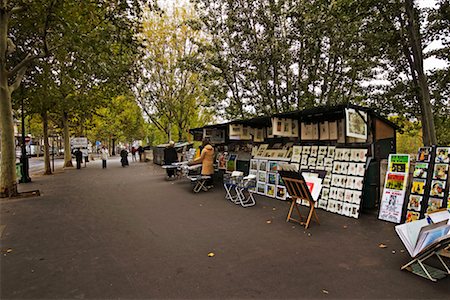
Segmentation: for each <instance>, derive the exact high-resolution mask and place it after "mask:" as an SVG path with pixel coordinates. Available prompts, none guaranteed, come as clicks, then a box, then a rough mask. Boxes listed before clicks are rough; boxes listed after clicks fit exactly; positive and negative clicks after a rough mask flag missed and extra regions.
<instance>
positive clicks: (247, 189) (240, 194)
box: [236, 175, 256, 207]
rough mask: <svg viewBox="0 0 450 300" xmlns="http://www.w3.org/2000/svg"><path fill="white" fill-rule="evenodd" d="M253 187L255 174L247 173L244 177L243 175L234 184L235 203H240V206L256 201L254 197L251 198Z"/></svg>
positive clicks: (254, 185) (249, 204) (250, 204)
mask: <svg viewBox="0 0 450 300" xmlns="http://www.w3.org/2000/svg"><path fill="white" fill-rule="evenodd" d="M255 187H256V175H248V176H246V177H243V178H242V180H241V181H240V182H239V183H238V184H237V186H236V194H237V204H240V205H241V206H242V207H248V206H253V205H255V204H256V201H255V198H253V193H254V190H253V189H254V188H255ZM246 194H247V196H246Z"/></svg>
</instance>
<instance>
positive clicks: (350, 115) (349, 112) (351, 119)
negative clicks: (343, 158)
mask: <svg viewBox="0 0 450 300" xmlns="http://www.w3.org/2000/svg"><path fill="white" fill-rule="evenodd" d="M345 121H346V129H347V131H346V135H347V136H348V137H354V138H357V139H362V140H367V113H366V112H364V111H360V110H355V109H353V108H346V109H345Z"/></svg>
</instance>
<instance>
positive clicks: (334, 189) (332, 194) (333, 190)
mask: <svg viewBox="0 0 450 300" xmlns="http://www.w3.org/2000/svg"><path fill="white" fill-rule="evenodd" d="M337 194H338V188H337V187H334V186H332V187H331V188H330V194H329V196H328V199H333V200H336V199H337Z"/></svg>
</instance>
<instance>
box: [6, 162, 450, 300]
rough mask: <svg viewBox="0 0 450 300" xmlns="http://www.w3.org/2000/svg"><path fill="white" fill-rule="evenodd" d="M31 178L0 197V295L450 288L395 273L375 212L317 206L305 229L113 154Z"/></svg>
mask: <svg viewBox="0 0 450 300" xmlns="http://www.w3.org/2000/svg"><path fill="white" fill-rule="evenodd" d="M33 179H34V180H33V183H31V184H27V185H21V186H20V189H21V190H31V189H40V191H41V192H42V196H41V197H39V198H30V199H25V200H2V201H1V202H0V203H1V221H0V224H2V225H6V227H3V232H2V238H1V258H0V263H1V274H0V275H1V294H0V298H1V299H10V298H45V299H51V298H53V299H62V298H68V299H79V298H322V299H327V298H420V299H424V298H441V299H444V298H446V299H448V297H449V295H450V278H446V279H444V280H441V281H440V282H438V283H432V282H429V281H427V280H425V279H422V278H419V277H417V276H414V275H412V274H410V273H408V272H403V271H400V266H401V265H402V264H403V263H405V262H406V261H407V260H408V258H409V257H408V254H407V253H406V252H405V251H404V250H403V247H402V245H401V242H400V240H399V239H398V238H397V236H396V234H395V232H394V229H393V227H394V226H393V224H390V223H385V222H381V221H378V220H377V219H376V217H375V216H374V215H362V217H361V218H360V219H359V220H354V219H349V218H346V217H343V216H338V215H334V214H331V213H327V212H324V211H322V210H318V214H319V218H320V220H321V223H322V224H321V225H320V226H318V225H316V224H312V226H311V228H310V229H309V230H307V231H305V230H304V229H303V228H301V227H300V226H296V225H293V224H291V223H286V222H285V216H286V213H287V210H288V203H286V202H281V201H277V200H273V199H268V198H265V197H260V196H257V197H256V199H257V205H256V206H254V207H251V208H241V207H238V206H236V205H234V204H232V203H230V202H228V201H226V200H225V199H224V192H223V190H222V189H221V188H219V187H216V188H215V189H214V190H212V191H209V192H207V193H201V194H193V193H192V192H191V191H190V184H189V183H188V182H186V181H165V179H164V172H163V171H162V170H161V168H160V167H158V166H153V165H152V164H151V163H131V165H130V166H129V167H127V168H122V167H120V164H119V161H118V159H114V160H110V161H109V162H108V169H106V170H103V169H101V161H94V162H90V163H89V164H88V167H87V168H83V169H81V170H76V169H69V170H65V171H64V172H63V173H57V174H55V175H51V176H39V177H36V178H33ZM269 220H270V221H271V222H270V223H268V222H267V221H269ZM380 243H384V244H386V245H387V248H384V249H382V248H379V247H378V245H379V244H380ZM210 252H213V253H214V254H215V256H214V257H208V253H210Z"/></svg>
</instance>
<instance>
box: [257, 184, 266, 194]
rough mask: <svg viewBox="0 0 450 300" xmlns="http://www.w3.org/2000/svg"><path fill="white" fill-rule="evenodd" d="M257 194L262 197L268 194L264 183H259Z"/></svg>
mask: <svg viewBox="0 0 450 300" xmlns="http://www.w3.org/2000/svg"><path fill="white" fill-rule="evenodd" d="M256 192H257V193H258V194H260V195H265V194H266V184H265V183H263V182H258V183H257V185H256Z"/></svg>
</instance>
